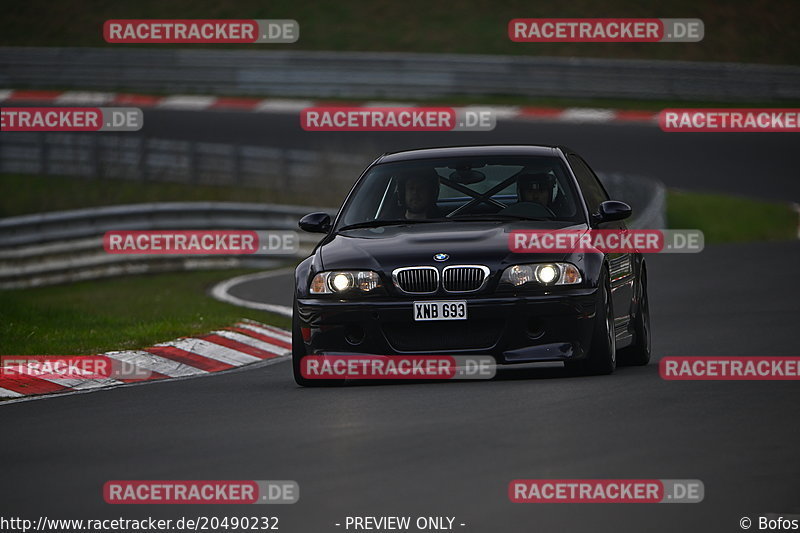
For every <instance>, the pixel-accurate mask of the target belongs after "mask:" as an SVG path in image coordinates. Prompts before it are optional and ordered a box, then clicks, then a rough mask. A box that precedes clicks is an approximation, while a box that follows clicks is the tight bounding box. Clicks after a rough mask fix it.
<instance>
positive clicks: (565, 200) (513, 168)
mask: <svg viewBox="0 0 800 533" xmlns="http://www.w3.org/2000/svg"><path fill="white" fill-rule="evenodd" d="M448 220H500V221H505V220H553V221H568V222H576V223H579V222H584V221H585V218H584V213H583V210H582V207H581V203H580V202H579V200H578V197H577V194H576V191H575V187H574V185H573V181H572V179H571V178H570V176H569V174H568V173H567V169H566V167H565V165H564V163H563V161H562V160H561V159H559V158H558V157H550V156H548V157H522V156H492V157H458V158H448V159H424V160H415V161H403V162H397V163H384V164H378V165H376V166H374V167H373V168H372V169H370V171H369V172H368V173H367V175H366V176H364V178H363V179H362V180H361V181H360V182H359V183H358V185H357V187H356V189H355V191H354V192H353V194H352V195H350V197H349V199H348V201H347V202H346V204H345V205H344V207H343V208H342V214H341V217H340V218H339V221H338V223H337V229H342V228H346V227H350V226H357V227H368V226H381V225H391V224H402V223H421V222H437V221H448Z"/></svg>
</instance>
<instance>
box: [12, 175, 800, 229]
mask: <svg viewBox="0 0 800 533" xmlns="http://www.w3.org/2000/svg"><path fill="white" fill-rule="evenodd" d="M0 189H1V190H3V191H4V194H3V195H0V217H2V216H14V215H22V214H29V213H40V212H45V211H54V210H63V209H78V208H82V207H92V206H100V205H112V204H127V203H140V202H169V201H241V202H276V203H289V204H299V205H303V204H305V203H308V201H307V198H305V197H302V196H290V195H287V194H285V193H282V192H280V191H271V190H267V189H256V188H241V187H216V186H195V185H186V184H180V183H158V182H147V183H139V182H136V181H124V180H115V179H86V178H75V177H39V176H22V175H7V174H6V175H3V174H0ZM314 203H315V204H316V205H321V206H329V207H338V206H339V205H340V203H341V197H340V196H339V195H335V194H329V195H327V196H326V195H324V194H322V195H318V196H316V197H315V198H314ZM667 221H668V225H669V227H670V228H675V229H702V230H703V231H704V232H705V235H706V242H709V243H712V242H745V241H758V240H786V239H793V238H796V231H797V214H796V213H795V212H794V211H793V210H792V208H791V207H790V206H789V205H788V204H785V203H776V202H765V201H760V200H753V199H750V198H741V197H737V196H729V195H724V194H705V193H695V192H686V191H670V192H669V196H668V200H667Z"/></svg>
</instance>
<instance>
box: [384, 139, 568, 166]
mask: <svg viewBox="0 0 800 533" xmlns="http://www.w3.org/2000/svg"><path fill="white" fill-rule="evenodd" d="M559 150H560V151H563V152H564V153H569V152H572V150H570V149H568V148H566V147H564V146H556V145H544V144H481V145H475V146H469V145H462V146H442V147H438V148H422V149H417V150H404V151H401V152H389V153H385V154H383V155H382V156H381V157H379V158H378V159H377V160H376V161H375V164H381V163H394V162H396V161H413V160H416V159H438V158H440V157H469V156H494V155H500V156H502V155H517V156H520V155H522V156H525V155H527V156H555V155H558V152H559Z"/></svg>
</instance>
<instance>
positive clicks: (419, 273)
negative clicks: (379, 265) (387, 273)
mask: <svg viewBox="0 0 800 533" xmlns="http://www.w3.org/2000/svg"><path fill="white" fill-rule="evenodd" d="M392 277H393V278H394V282H395V284H396V285H397V287H398V288H399V289H400V290H401V291H403V292H406V293H410V294H431V293H434V292H436V290H437V289H438V288H439V271H438V270H436V268H434V267H405V268H398V269H397V270H395V271H394V272H393V273H392Z"/></svg>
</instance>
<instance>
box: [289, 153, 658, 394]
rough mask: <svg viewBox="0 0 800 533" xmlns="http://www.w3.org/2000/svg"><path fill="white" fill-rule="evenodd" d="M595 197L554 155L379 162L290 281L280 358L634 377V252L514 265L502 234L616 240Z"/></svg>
mask: <svg viewBox="0 0 800 533" xmlns="http://www.w3.org/2000/svg"><path fill="white" fill-rule="evenodd" d="M630 214H631V208H630V207H629V206H628V205H627V204H625V203H622V202H618V201H613V200H611V199H610V198H609V196H608V194H607V192H606V190H605V189H604V187H603V185H602V184H601V183H600V181H599V180H598V179H597V176H596V175H595V174H594V172H593V171H592V170H591V168H590V167H589V166H588V165H587V164H586V162H585V161H584V160H583V159H582V158H581V157H580V156H578V155H577V154H575V153H574V152H573V151H571V150H569V149H568V148H565V147H561V146H527V145H526V146H461V147H449V148H432V149H422V150H411V151H404V152H397V153H390V154H385V155H383V156H381V157H379V158H378V159H377V160H376V161H375V162H373V163H372V164H371V165H370V166H369V167H368V168H367V169H366V170H365V171H364V173H363V174H362V176H361V177H360V178H359V180H358V181H357V182H356V184H355V185H354V187H353V189H352V190H351V192H350V193H349V195H348V196H347V198H346V200H345V202H344V204H343V206H342V208H341V209H340V210H339V213H338V215H337V216H336V217H335V219H334V220H331V218H330V217H329V216H328V215H327V214H325V213H312V214H310V215H307V216H305V217H303V219H302V220H301V221H300V228H301V229H303V230H305V231H310V232H319V233H325V234H326V236H325V237H324V238H323V239H322V240H321V241H320V243H319V244H318V245H317V246H316V248H315V249H314V252H313V253H312V254H311V256H310V257H308V258H307V259H305V260H304V261H303V262H302V263H300V265H299V266H298V267H297V270H296V273H295V283H296V288H295V303H294V316H293V324H292V357H293V362H294V376H295V380H296V381H297V383H298V384H300V385H321V384H324V383H322V382H321V381H320V380H309V379H306V378H304V377H303V376H302V375H301V372H300V361H301V359H302V357H304V356H306V355H325V354H331V355H333V354H335V355H342V354H358V355H361V354H370V355H388V356H392V355H401V354H402V355H490V356H492V357H493V358H494V359H495V360H496V361H497V363H498V364H518V363H531V362H540V361H563V362H564V364H565V365H566V366H567V367H568V368H569V369H571V370H573V371H575V372H577V373H581V374H608V373H611V372H613V371H614V369H615V367H616V365H617V361H618V360H619V361H620V362H624V363H626V364H639V365H642V364H647V362H648V361H649V359H650V331H649V330H650V319H649V311H648V299H647V270H646V267H645V262H644V259H643V257H642V256H641V254H638V253H601V252H591V253H587V252H559V253H546V254H543V253H535V254H531V253H515V252H514V251H512V250H513V249H512V248H511V247H510V246H509V234H510V233H511V232H512V231H517V230H532V229H533V230H544V231H556V230H589V229H623V228H624V227H625V225H624V222H623V220H624V219H625V218H628V217H629V216H630Z"/></svg>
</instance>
